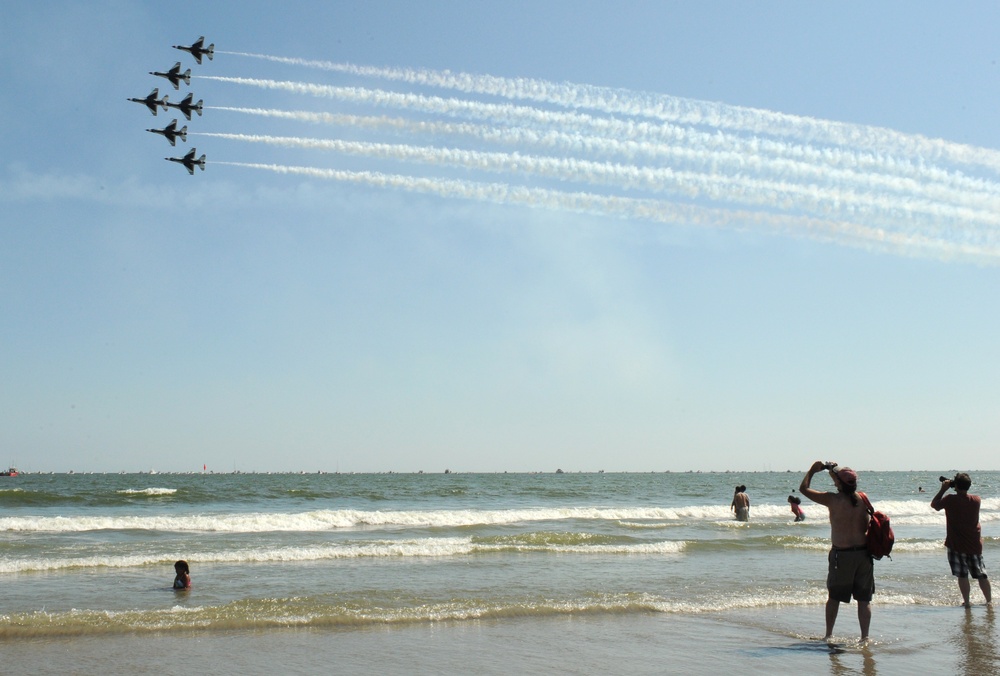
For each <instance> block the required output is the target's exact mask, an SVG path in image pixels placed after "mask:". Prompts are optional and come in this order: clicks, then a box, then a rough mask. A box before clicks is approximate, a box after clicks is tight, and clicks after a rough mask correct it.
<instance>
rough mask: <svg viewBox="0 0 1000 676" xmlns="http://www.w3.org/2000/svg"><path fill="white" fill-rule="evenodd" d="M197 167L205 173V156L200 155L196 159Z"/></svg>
mask: <svg viewBox="0 0 1000 676" xmlns="http://www.w3.org/2000/svg"><path fill="white" fill-rule="evenodd" d="M198 166H199V167H201V170H202V171H205V156H204V155H202V156H201V157H199V158H198Z"/></svg>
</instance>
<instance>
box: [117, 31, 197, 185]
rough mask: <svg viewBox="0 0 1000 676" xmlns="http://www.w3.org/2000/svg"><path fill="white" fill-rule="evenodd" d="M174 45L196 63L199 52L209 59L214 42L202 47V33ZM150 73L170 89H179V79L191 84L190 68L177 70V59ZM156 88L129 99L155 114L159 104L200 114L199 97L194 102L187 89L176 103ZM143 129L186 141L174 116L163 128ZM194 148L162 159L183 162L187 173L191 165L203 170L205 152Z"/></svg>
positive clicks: (186, 114)
mask: <svg viewBox="0 0 1000 676" xmlns="http://www.w3.org/2000/svg"><path fill="white" fill-rule="evenodd" d="M172 46H173V48H174V49H179V50H181V51H184V52H188V53H189V54H191V56H193V57H194V60H195V61H196V62H197V63H198V64H199V65H200V64H201V59H202V57H203V56H207V57H208V60H209V61H211V60H212V57H213V56H215V44H214V43H212V44H210V45H208V47H205V36H201V37H200V38H198V39H197V40H196V41H195V42H194V44H192V45H190V46H186V45H172ZM149 74H150V75H156V76H158V77H162V78H166V80H167V81H168V82H170V84H172V85H173V86H174V89H177V90H180V88H181V82H183V83H184V84H186V85H190V84H191V69H190V68H188V69H187V70H186V71H184V72H183V73H182V72H181V62H180V61H178V62H177V63H175V64H174V66H173V68H170V69H169V70H167V71H164V72H160V71H149ZM159 96H160V89H159V87H154V88H153V91H151V92H150V93H149V95H148V96H146V97H144V98H141V99H139V98H130V99H128V100H129V101H134V102H136V103H141V104H143V105H144V106H146V107H147V108H148V109H149V112H151V113H152V114H153V115H156V113H157V110H158V109H160V108H162V109H163V110H167V109H168V108H175V109H177V110H179V111H181V113H182V114H183V115H184V117H185V118H186V119H187V120H190V119H191V113H198V117H201V111H202V103H203V102H202V100H201V99H198V102H197V103H195V102H194V94H192V93H188V95H187V96H185V97H184V98H183V99H181V101H180V102H179V103H172V102H171V101H170V100H169V99H168V97H167V95H166V94H164V96H163V98H159ZM146 131H149V132H153V133H154V134H160V135H162V136H163V137H164V138H165V139H167V141H168V142H169V143H170V145H172V146H175V145H177V139H178V138H179V139H180V140H182V141H184V142H185V143H186V142H187V125H184V126H183V127H181V128H180V129H178V128H177V119H176V118H174V120H173V121H172V122H171V123H170V124H168V125H167V126H166V127H164V128H163V129H147V130H146ZM196 154H197V149H196V148H191V150H190V151H189V152H188V153H187V154H186V155H184V157H165V158H164V159H165V160H168V161H170V162H178V163H180V164H183V165H184V168H185V169H187V170H188V173H189V174H191V175H194V168H195V167H201V170H202V171H205V155H202V156H201V157H197V158H196Z"/></svg>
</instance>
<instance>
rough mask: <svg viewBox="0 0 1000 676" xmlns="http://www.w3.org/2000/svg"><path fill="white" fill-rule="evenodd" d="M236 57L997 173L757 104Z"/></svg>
mask: <svg viewBox="0 0 1000 676" xmlns="http://www.w3.org/2000/svg"><path fill="white" fill-rule="evenodd" d="M233 54H236V55H240V56H247V57H252V58H257V59H265V60H268V61H274V62H279V63H287V64H293V65H300V66H307V67H311V68H321V69H323V70H329V71H335V72H341V73H348V74H352V75H358V76H362V77H370V78H378V79H383V80H390V81H396V82H405V83H407V84H411V85H423V86H431V87H437V88H443V89H451V90H455V91H461V92H465V93H470V94H486V95H492V96H499V97H503V98H507V99H512V100H526V101H535V102H538V103H545V104H549V105H558V106H563V107H567V108H573V109H589V110H596V111H600V112H602V113H608V114H624V115H629V116H634V117H645V118H650V119H656V120H662V121H666V122H676V123H681V124H685V125H703V126H708V127H711V128H721V129H734V130H738V131H742V132H749V133H753V134H765V135H768V136H777V137H792V138H797V139H810V140H811V142H814V143H815V142H826V143H832V144H835V145H839V146H851V147H859V148H868V149H872V150H876V151H878V150H883V151H889V152H894V153H900V154H903V155H907V156H919V157H924V158H928V159H934V160H937V159H945V160H948V161H951V162H958V163H963V164H971V165H977V166H980V167H984V168H987V169H989V170H991V171H993V172H997V173H1000V152H998V151H996V150H992V149H986V148H977V147H975V146H969V145H965V144H960V143H954V142H950V141H945V140H943V139H932V138H928V137H925V136H920V135H915V134H904V133H902V132H899V131H896V130H893V129H887V128H884V127H873V126H866V125H858V124H850V123H845V122H835V121H831V120H821V119H817V118H811V117H803V116H797V115H789V114H786V113H778V112H774V111H769V110H763V109H759V108H746V107H742V106H733V105H727V104H722V103H713V102H708V101H697V100H693V99H684V98H680V97H674V96H667V95H663V94H652V93H646V92H634V91H630V90H625V89H612V88H608V87H598V86H594V85H580V84H571V83H555V82H548V81H545V80H537V79H531V78H504V77H497V76H492V75H473V74H469V73H452V72H450V71H434V70H428V69H411V68H383V67H375V66H357V65H353V64H348V63H335V62H330V61H316V60H308V59H296V58H287V57H279V56H268V55H264V54H252V53H245V52H233Z"/></svg>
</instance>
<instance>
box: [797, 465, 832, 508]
mask: <svg viewBox="0 0 1000 676" xmlns="http://www.w3.org/2000/svg"><path fill="white" fill-rule="evenodd" d="M824 469H826V463H825V462H823V461H822V460H817V461H816V462H814V463H813V464H812V467H810V468H809V471H808V472H806V475H805V477H803V479H802V483H800V484H799V492H800V493H802V495H804V496H806V497H807V498H809V499H810V500H812V501H813V502H818V503H819V504H821V505H828V504H829V503H830V496H831V494H830V493H824V492H822V491H817V490H816V489H815V488H811V487H810V486H809V484H810V483H811V482H812V478H813V475H814V474H817V473H819V472H822V471H823V470H824Z"/></svg>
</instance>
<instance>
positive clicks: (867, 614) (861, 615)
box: [858, 601, 872, 641]
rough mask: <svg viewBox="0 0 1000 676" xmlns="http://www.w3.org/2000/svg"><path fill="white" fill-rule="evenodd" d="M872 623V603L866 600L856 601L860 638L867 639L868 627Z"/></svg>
mask: <svg viewBox="0 0 1000 676" xmlns="http://www.w3.org/2000/svg"><path fill="white" fill-rule="evenodd" d="M871 623H872V604H871V603H869V602H868V601H858V624H859V625H861V640H862V641H864V640H867V638H868V627H870V626H871Z"/></svg>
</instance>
